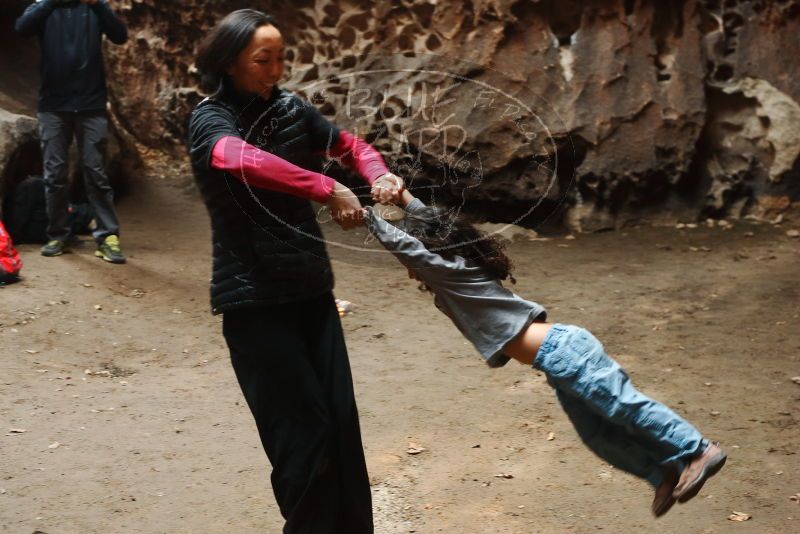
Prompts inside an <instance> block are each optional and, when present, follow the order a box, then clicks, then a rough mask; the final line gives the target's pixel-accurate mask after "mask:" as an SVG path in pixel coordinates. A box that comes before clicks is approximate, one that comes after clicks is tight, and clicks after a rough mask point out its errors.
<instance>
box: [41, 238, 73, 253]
mask: <svg viewBox="0 0 800 534" xmlns="http://www.w3.org/2000/svg"><path fill="white" fill-rule="evenodd" d="M66 251H67V245H66V244H65V243H64V242H63V241H59V240H58V239H51V240H50V241H48V242H47V244H46V245H45V246H43V247H42V256H47V257H48V258H52V257H53V256H61V255H62V254H63V253H64V252H66Z"/></svg>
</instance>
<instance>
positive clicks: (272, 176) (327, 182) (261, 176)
mask: <svg viewBox="0 0 800 534" xmlns="http://www.w3.org/2000/svg"><path fill="white" fill-rule="evenodd" d="M211 167H212V168H214V169H217V170H220V171H225V172H227V173H229V174H231V175H232V176H234V177H236V178H237V179H238V180H239V181H241V182H243V183H245V184H248V185H251V186H253V187H258V188H261V189H269V190H271V191H279V192H281V193H289V194H291V195H295V196H298V197H303V198H308V199H310V200H315V201H317V202H323V203H324V202H327V201H328V200H329V199H330V197H331V194H332V193H333V190H334V186H335V184H336V181H335V180H334V179H333V178H331V177H330V176H325V175H324V174H320V173H318V172H312V171H308V170H306V169H303V168H301V167H298V166H297V165H294V164H293V163H289V162H288V161H286V160H285V159H283V158H280V157H278V156H276V155H275V154H271V153H269V152H266V151H264V150H260V149H258V148H256V147H254V146H253V145H251V144H249V143H247V142H245V141H244V140H243V139H241V138H239V137H234V136H227V137H223V138H221V139H220V140H219V141H217V143H216V144H215V145H214V149H213V152H212V155H211Z"/></svg>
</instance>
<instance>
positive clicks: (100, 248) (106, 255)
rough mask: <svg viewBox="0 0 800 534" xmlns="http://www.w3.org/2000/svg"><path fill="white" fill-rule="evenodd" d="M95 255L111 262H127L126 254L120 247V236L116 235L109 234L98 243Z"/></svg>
mask: <svg viewBox="0 0 800 534" xmlns="http://www.w3.org/2000/svg"><path fill="white" fill-rule="evenodd" d="M94 255H95V256H97V257H98V258H103V259H104V260H106V261H108V262H111V263H125V256H123V254H122V251H121V250H120V249H119V238H118V237H117V236H115V235H110V236H107V237H106V238H105V239H104V240H103V242H102V243H100V244H99V245H97V250H96V251H95V253H94Z"/></svg>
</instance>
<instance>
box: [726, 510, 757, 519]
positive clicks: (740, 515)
mask: <svg viewBox="0 0 800 534" xmlns="http://www.w3.org/2000/svg"><path fill="white" fill-rule="evenodd" d="M751 517H753V516H751V515H750V514H745V513H744V512H737V511H734V512H733V513H732V514H731V515H729V516H728V519H729V520H730V521H747V520H748V519H750V518H751Z"/></svg>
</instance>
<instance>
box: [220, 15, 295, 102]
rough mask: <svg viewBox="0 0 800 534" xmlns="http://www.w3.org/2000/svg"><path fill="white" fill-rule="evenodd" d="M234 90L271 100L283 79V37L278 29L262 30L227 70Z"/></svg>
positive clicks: (254, 34) (269, 26)
mask: <svg viewBox="0 0 800 534" xmlns="http://www.w3.org/2000/svg"><path fill="white" fill-rule="evenodd" d="M226 72H227V73H228V76H230V77H231V81H233V85H234V87H235V88H236V89H237V90H238V91H240V92H242V93H248V94H255V95H261V96H264V97H266V96H269V94H270V93H271V92H272V88H273V87H275V85H277V83H278V81H279V80H280V79H281V76H283V37H281V32H279V31H278V29H277V28H276V27H275V26H272V25H269V24H268V25H266V26H259V27H258V28H256V31H255V32H254V33H253V37H252V38H251V39H250V43H249V44H248V45H247V48H245V49H244V50H242V51H241V52H240V53H239V55H238V56H237V57H236V61H234V62H233V64H232V65H231V66H230V67H228V69H227V71H226Z"/></svg>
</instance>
